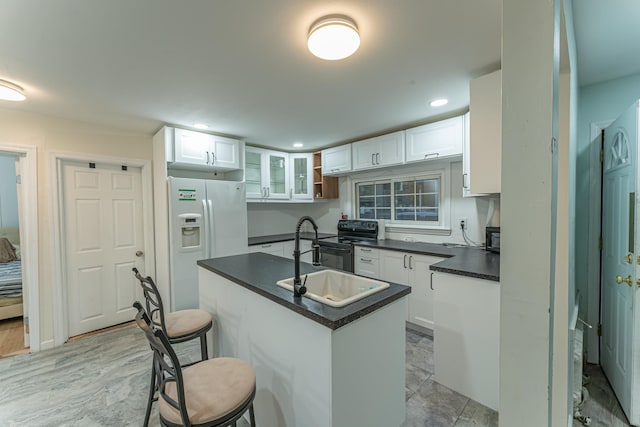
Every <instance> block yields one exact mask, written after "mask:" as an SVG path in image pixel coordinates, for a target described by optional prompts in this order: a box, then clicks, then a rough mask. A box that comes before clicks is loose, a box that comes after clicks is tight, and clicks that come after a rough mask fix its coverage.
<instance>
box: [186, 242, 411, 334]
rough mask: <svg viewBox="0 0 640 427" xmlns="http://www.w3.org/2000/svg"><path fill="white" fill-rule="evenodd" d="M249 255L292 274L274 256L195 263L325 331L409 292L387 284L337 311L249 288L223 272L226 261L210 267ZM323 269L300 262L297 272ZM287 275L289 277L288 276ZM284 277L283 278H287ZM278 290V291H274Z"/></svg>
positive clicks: (252, 286) (259, 288)
mask: <svg viewBox="0 0 640 427" xmlns="http://www.w3.org/2000/svg"><path fill="white" fill-rule="evenodd" d="M245 256H250V257H253V258H254V259H256V263H259V262H260V261H261V260H263V259H269V258H271V259H279V260H282V261H288V262H289V263H290V264H291V265H290V267H291V272H293V261H291V260H288V259H285V258H282V257H278V256H275V255H270V254H265V253H254V254H246V255H235V256H231V257H223V258H212V259H209V260H199V261H198V266H200V267H202V268H204V269H206V270H208V271H211V272H213V273H216V274H218V275H220V276H222V277H224V278H226V279H228V280H230V281H232V282H234V283H236V284H238V285H240V286H242V287H244V288H246V289H248V290H250V291H253V292H255V293H257V294H258V295H262V296H263V297H265V298H267V299H269V300H271V301H273V302H275V303H276V304H279V305H281V306H283V307H286V308H288V309H290V310H292V311H294V312H296V313H299V314H301V315H302V316H305V317H307V318H308V319H311V320H313V321H315V322H317V323H320V324H321V325H323V326H326V327H327V328H329V329H332V330H336V329H338V328H340V327H342V326H345V325H347V324H349V323H351V322H353V321H355V320H357V319H359V318H361V317H364V316H365V315H367V314H369V313H371V312H373V311H375V310H377V309H379V308H382V307H384V306H386V305H388V304H390V303H392V302H394V301H396V300H398V299H400V298H402V297H404V296H406V295H409V294H410V293H411V288H410V287H409V286H404V285H399V284H396V283H389V284H390V287H389V288H387V289H385V290H383V291H380V292H377V293H375V294H373V295H370V296H368V297H365V298H363V299H361V300H359V301H356V302H354V303H351V304H349V305H346V306H345V307H341V308H337V307H330V306H326V305H324V304H322V303H319V302H317V301H313V300H311V299H309V298H304V297H303V298H302V299H301V301H295V300H294V298H293V294H292V293H290V291H286V290H284V289H282V290H281V291H283V292H285V295H287V296H288V297H287V298H283V297H282V296H280V295H278V294H277V293H276V292H273V291H271V292H270V291H269V290H267V289H264V288H263V287H261V286H256V285H253V284H252V283H248V282H246V281H245V280H242V279H240V278H238V277H237V276H235V275H234V274H230V273H229V272H228V271H226V270H225V267H226V265H229V264H227V263H226V262H224V261H220V262H219V263H220V266H217V265H214V264H215V263H214V262H213V261H216V260H225V261H226V260H230V259H231V258H239V257H245ZM325 269H326V268H325V267H314V266H312V265H310V264H306V263H302V264H301V273H302V274H306V273H310V272H312V271H319V270H325ZM288 276H291V274H289V275H288ZM288 276H287V275H285V276H284V277H288ZM273 287H277V285H276V283H275V282H274V283H273ZM275 289H280V288H275ZM323 312H327V313H330V315H327V314H323Z"/></svg>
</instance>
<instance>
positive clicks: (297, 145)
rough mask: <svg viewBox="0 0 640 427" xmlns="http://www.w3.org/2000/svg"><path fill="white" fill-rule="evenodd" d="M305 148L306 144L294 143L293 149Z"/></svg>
mask: <svg viewBox="0 0 640 427" xmlns="http://www.w3.org/2000/svg"><path fill="white" fill-rule="evenodd" d="M303 146H304V144H303V143H302V142H294V143H293V147H294V148H302V147H303Z"/></svg>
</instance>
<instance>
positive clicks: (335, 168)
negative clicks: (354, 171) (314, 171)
mask: <svg viewBox="0 0 640 427" xmlns="http://www.w3.org/2000/svg"><path fill="white" fill-rule="evenodd" d="M350 170H351V144H345V145H340V146H338V147H334V148H328V149H326V150H322V175H336V174H340V173H343V172H349V171H350Z"/></svg>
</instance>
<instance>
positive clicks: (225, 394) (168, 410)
mask: <svg viewBox="0 0 640 427" xmlns="http://www.w3.org/2000/svg"><path fill="white" fill-rule="evenodd" d="M136 307H137V309H138V313H137V315H136V323H137V324H138V326H139V327H140V329H142V330H143V331H144V333H145V336H146V337H147V340H148V341H149V345H150V346H151V349H152V350H153V354H154V356H153V375H154V377H155V382H156V383H157V384H158V409H159V412H160V423H161V424H162V425H163V426H168V427H178V426H188V427H190V426H193V427H214V426H221V427H222V426H236V422H237V420H239V419H240V418H241V417H242V416H243V415H244V413H245V412H246V411H247V410H248V411H249V419H250V422H251V426H252V427H255V414H254V411H253V399H254V397H255V395H256V376H255V372H254V371H253V369H252V368H251V366H249V365H248V364H247V363H245V362H244V361H242V360H240V359H235V358H230V357H219V358H214V359H210V360H204V361H201V362H197V363H195V364H193V365H191V366H189V367H185V368H184V369H183V368H182V367H181V365H180V361H179V360H178V357H177V356H176V354H175V352H174V350H173V348H172V347H171V343H170V342H169V339H168V338H167V336H166V334H165V333H164V332H163V331H162V330H161V329H159V328H155V327H154V326H153V323H152V321H151V320H150V319H149V316H147V313H146V312H145V310H144V308H143V307H142V305H141V304H139V303H138V305H137V306H136Z"/></svg>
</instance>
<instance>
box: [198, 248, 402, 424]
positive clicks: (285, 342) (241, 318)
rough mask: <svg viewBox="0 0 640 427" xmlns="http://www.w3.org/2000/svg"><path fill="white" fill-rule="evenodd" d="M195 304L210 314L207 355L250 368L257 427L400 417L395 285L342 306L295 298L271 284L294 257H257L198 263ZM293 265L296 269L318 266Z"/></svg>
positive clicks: (398, 292)
mask: <svg viewBox="0 0 640 427" xmlns="http://www.w3.org/2000/svg"><path fill="white" fill-rule="evenodd" d="M198 266H199V291H200V307H201V308H202V309H204V310H207V311H209V312H210V313H212V314H213V315H214V316H216V322H215V331H213V335H214V338H213V339H211V340H210V343H211V344H212V348H211V354H214V355H216V356H233V357H239V358H241V359H243V360H245V361H247V362H248V363H249V364H250V365H251V366H253V368H254V369H255V371H256V377H257V392H256V398H255V402H254V405H255V411H256V422H257V423H258V424H259V425H266V426H274V427H276V426H317V427H327V426H354V425H366V426H381V427H383V426H384V427H388V426H399V425H400V424H401V423H402V422H403V421H404V418H405V319H406V313H407V295H408V294H409V293H410V288H408V287H406V286H402V285H397V284H393V283H392V284H390V287H389V288H387V289H385V290H382V291H380V292H377V293H375V294H373V295H370V296H368V297H366V298H363V299H361V300H359V301H356V302H354V303H352V304H349V305H347V306H345V307H342V308H335V307H330V306H327V305H324V304H321V303H319V302H316V301H313V300H311V299H309V298H306V297H303V298H301V299H294V298H293V294H292V292H290V291H288V290H286V289H283V288H280V287H279V286H277V285H276V282H277V281H278V280H281V279H285V278H289V277H292V276H293V271H294V264H293V261H291V260H288V259H285V258H282V257H277V256H273V255H268V254H264V253H250V254H245V255H237V256H231V257H223V258H214V259H209V260H202V261H198ZM321 269H323V268H322V267H313V266H311V265H309V264H305V263H302V264H301V275H302V277H303V280H304V274H306V273H309V272H313V271H317V270H321Z"/></svg>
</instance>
